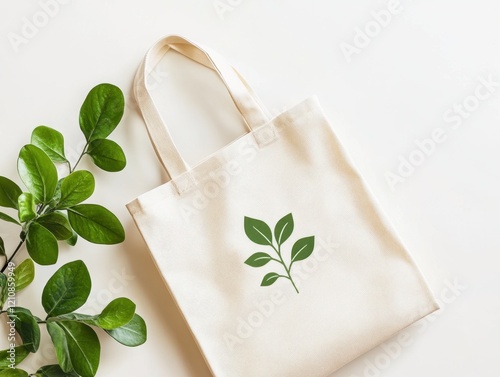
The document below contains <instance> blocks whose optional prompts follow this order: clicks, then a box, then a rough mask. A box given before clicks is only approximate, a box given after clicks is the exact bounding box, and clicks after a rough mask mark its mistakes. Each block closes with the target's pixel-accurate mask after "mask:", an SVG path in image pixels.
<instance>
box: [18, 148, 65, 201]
mask: <svg viewBox="0 0 500 377" xmlns="http://www.w3.org/2000/svg"><path fill="white" fill-rule="evenodd" d="M17 171H18V172H19V176H20V177H21V180H22V181H23V182H24V184H25V185H26V187H27V188H28V191H29V192H30V193H32V194H33V196H34V197H35V199H36V201H37V203H48V202H49V201H50V200H51V199H52V197H53V196H54V193H55V191H56V186H57V170H56V167H55V165H54V163H53V162H52V161H51V160H50V158H49V157H48V156H47V155H46V154H45V152H44V151H42V150H41V149H40V148H38V147H36V146H34V145H25V146H24V147H23V148H22V149H21V152H20V153H19V159H18V162H17Z"/></svg>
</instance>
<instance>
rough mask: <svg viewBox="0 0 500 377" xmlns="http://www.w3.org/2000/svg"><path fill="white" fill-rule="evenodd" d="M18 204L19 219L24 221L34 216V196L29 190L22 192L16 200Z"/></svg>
mask: <svg viewBox="0 0 500 377" xmlns="http://www.w3.org/2000/svg"><path fill="white" fill-rule="evenodd" d="M17 203H18V206H19V213H18V216H19V221H21V222H22V223H25V222H27V221H30V220H33V219H34V218H35V217H36V206H35V198H34V197H33V195H32V194H30V193H29V192H23V193H22V194H21V195H19V199H18V200H17Z"/></svg>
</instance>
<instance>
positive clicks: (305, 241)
mask: <svg viewBox="0 0 500 377" xmlns="http://www.w3.org/2000/svg"><path fill="white" fill-rule="evenodd" d="M244 228H245V234H246V235H247V237H248V238H249V239H250V240H251V241H252V242H254V243H256V244H258V245H266V246H270V247H271V248H272V249H273V250H274V251H275V252H276V254H277V256H278V258H273V257H271V256H270V255H269V254H267V253H263V252H258V253H255V254H252V255H251V256H250V257H249V258H248V259H247V260H246V261H245V264H247V265H249V266H251V267H262V266H265V265H267V264H268V263H269V262H270V261H275V262H278V263H279V264H281V265H282V266H283V268H284V269H285V272H286V275H280V274H278V273H276V272H269V273H268V274H266V275H265V276H264V278H263V279H262V282H261V284H260V285H261V286H263V287H267V286H270V285H272V284H274V283H275V282H276V281H277V280H278V279H279V278H285V279H288V280H290V282H291V283H292V285H293V287H294V289H295V291H296V292H297V293H299V290H298V289H297V286H296V285H295V282H294V281H293V278H292V275H291V269H292V265H293V264H294V263H295V262H298V261H301V260H304V259H307V258H309V257H310V256H311V254H312V252H313V250H314V236H310V237H304V238H301V239H299V240H298V241H296V242H295V243H294V245H293V246H292V252H291V255H290V263H289V264H287V263H285V261H284V259H283V255H282V253H281V246H282V245H283V244H284V243H285V242H286V241H287V240H288V239H289V238H290V236H291V235H292V233H293V229H294V221H293V216H292V214H291V213H289V214H288V215H286V216H284V217H283V218H281V219H280V220H279V221H278V222H277V223H276V226H275V227H274V240H275V241H276V246H275V245H274V241H273V232H271V228H270V227H269V225H267V224H266V223H265V222H264V221H262V220H258V219H253V218H251V217H245V220H244Z"/></svg>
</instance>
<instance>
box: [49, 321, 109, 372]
mask: <svg viewBox="0 0 500 377" xmlns="http://www.w3.org/2000/svg"><path fill="white" fill-rule="evenodd" d="M47 324H48V326H47V327H48V328H50V329H51V330H49V334H50V335H51V337H52V334H56V336H55V337H52V342H53V343H54V345H55V346H56V354H57V355H58V360H59V362H60V364H61V360H60V359H59V354H58V353H57V349H58V348H59V349H60V351H61V352H60V353H61V354H62V355H63V362H64V364H66V369H65V367H64V366H63V365H61V366H62V369H63V370H65V371H69V370H71V369H69V368H67V367H68V366H69V365H68V363H67V358H68V356H69V359H70V362H71V364H72V366H73V369H74V370H75V372H76V373H77V374H79V375H80V376H82V377H93V376H95V374H96V373H97V368H98V367H99V359H100V354H101V345H100V343H99V339H98V337H97V335H96V333H95V331H94V330H92V328H90V327H89V326H87V325H85V324H83V323H80V322H53V321H49V322H48V323H47ZM55 328H58V329H57V330H55Z"/></svg>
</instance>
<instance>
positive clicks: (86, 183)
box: [57, 170, 95, 208]
mask: <svg viewBox="0 0 500 377" xmlns="http://www.w3.org/2000/svg"><path fill="white" fill-rule="evenodd" d="M94 189H95V179H94V176H93V175H92V173H91V172H89V171H86V170H79V171H75V172H73V173H71V174H70V175H68V176H67V177H66V178H64V179H63V180H62V183H61V198H60V200H59V203H58V205H57V208H68V207H73V206H74V205H77V204H79V203H81V202H83V201H84V200H87V199H88V198H90V196H91V195H92V194H93V193H94Z"/></svg>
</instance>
